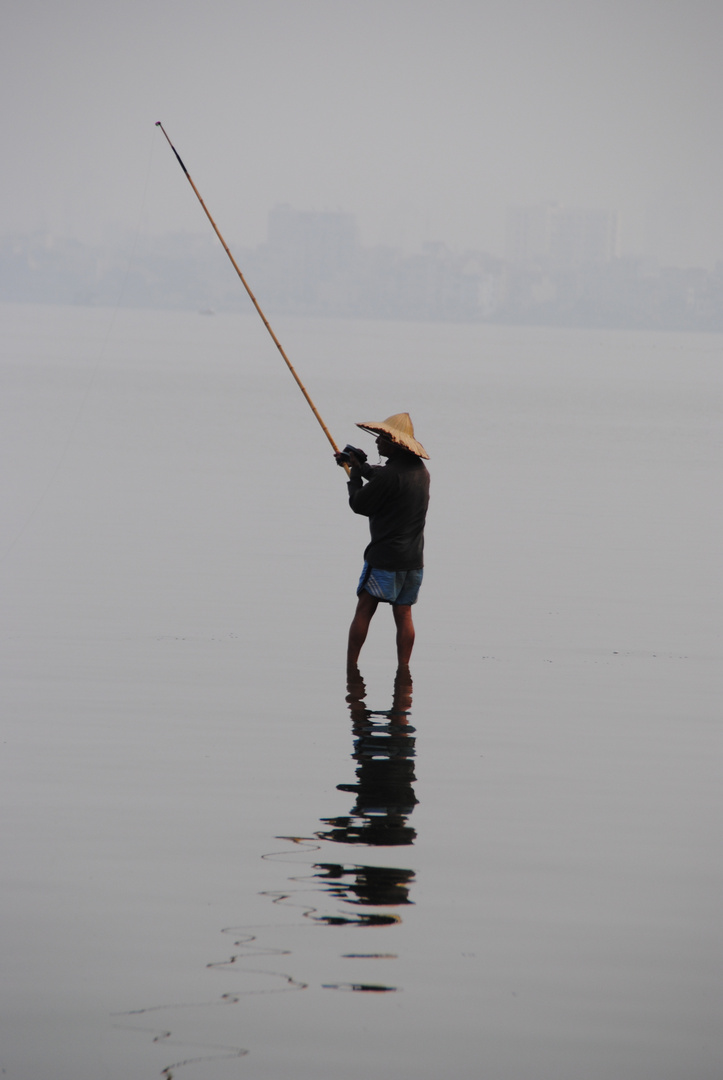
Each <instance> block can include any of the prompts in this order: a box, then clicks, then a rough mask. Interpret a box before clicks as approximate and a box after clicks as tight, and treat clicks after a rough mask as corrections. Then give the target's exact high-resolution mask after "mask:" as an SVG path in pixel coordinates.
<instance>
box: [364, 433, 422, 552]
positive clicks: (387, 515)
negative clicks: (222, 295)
mask: <svg viewBox="0 0 723 1080" xmlns="http://www.w3.org/2000/svg"><path fill="white" fill-rule="evenodd" d="M355 474H356V475H355ZM362 477H365V478H367V479H368V483H366V484H362ZM348 487H349V505H350V506H351V508H352V510H353V511H354V513H355V514H362V515H364V516H365V517H368V518H369V530H370V533H371V542H370V543H369V545H368V547H367V548H366V550H365V551H364V559H365V560H366V562H367V563H368V564H369V565H370V566H375V567H378V568H379V569H380V570H418V569H421V568H422V566H423V564H424V557H423V552H424V524H425V520H426V516H427V506H428V504H429V473H428V472H427V470H426V468H425V466H424V463H423V462H422V461H421V460H420V458H418V457H417V456H416V455H414V454H411V453H408V452H406V451H404V450H401V451H399V452H397V453H395V454H393V456H391V457H390V458H389V460H388V462H387V464H386V465H372V466H370V465H366V466H364V467H363V468H362V469H361V470H359V471H358V472H357V470H353V472H352V475H351V478H350V480H349V484H348Z"/></svg>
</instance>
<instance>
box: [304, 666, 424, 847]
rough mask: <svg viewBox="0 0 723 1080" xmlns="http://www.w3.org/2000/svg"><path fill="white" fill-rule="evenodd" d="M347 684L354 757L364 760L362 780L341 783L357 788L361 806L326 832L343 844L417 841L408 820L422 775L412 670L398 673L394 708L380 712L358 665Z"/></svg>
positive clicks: (335, 820) (351, 669)
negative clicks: (417, 762) (417, 763)
mask: <svg viewBox="0 0 723 1080" xmlns="http://www.w3.org/2000/svg"><path fill="white" fill-rule="evenodd" d="M347 688H348V695H347V699H346V700H347V703H348V705H349V711H350V713H351V717H352V731H353V734H354V753H353V755H352V756H353V757H354V759H355V760H356V761H357V762H358V763H359V764H358V767H357V770H356V776H357V783H356V784H339V785H338V787H339V790H340V791H353V792H354V793H355V795H356V805H355V806H354V807H353V808H352V810H351V811H350V814H349V816H348V817H336V818H326V819H324V820H325V823H326V824H327V825H331V826H333V828H332V829H331V830H330V831H329V832H325V833H321V834H320V835H321V837H322V838H323V839H325V840H334V841H337V842H339V843H342V844H366V845H369V846H374V847H378V846H395V847H396V846H399V845H404V844H411V843H413V842H414V838H415V835H416V834H415V831H414V829H413V828H412V827H411V826H410V825H409V824H408V818H409V815H410V814H411V813H412V811H413V810H414V807H415V805H416V802H417V797H416V795H415V794H414V788H413V786H412V785H413V784H414V782H415V779H416V777H415V775H414V743H415V740H414V738H413V732H414V728H413V727H411V726H410V724H409V723H408V715H409V710H410V708H411V704H412V678H411V675H410V673H409V668H408V667H400V668H399V669H398V671H397V676H396V679H395V680H394V700H393V702H392V707H391V709H385V710H383V711H374V710H372V709H368V708H367V707H366V705H365V704H364V698H365V696H366V688H365V686H364V680H363V679H362V676H361V674H360V672H359V668H358V667H357V666H356V665H351V666H350V667H349V671H348V674H347Z"/></svg>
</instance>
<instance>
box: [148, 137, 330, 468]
mask: <svg viewBox="0 0 723 1080" xmlns="http://www.w3.org/2000/svg"><path fill="white" fill-rule="evenodd" d="M156 127H159V128H160V129H161V131H162V132H163V134H164V135H165V136H166V142H167V143H168V145H169V146H170V148H171V150H172V151H173V153H174V154H175V155H176V160H177V161H178V164H179V165H180V166H181V168H182V169H183V171H184V173H185V176H186V179H187V180H188V182H189V184H190V185H191V187H192V188H193V190H194V192H195V194H196V198H197V199H198V201H199V202H200V204H201V206H202V207H203V209H204V212H205V214H206V217H207V218H208V220H209V221H210V222H211V225H212V226H213V231H214V232H215V233H216V236H217V237H218V238H219V240H220V241H221V244H222V246H223V250H224V251H225V252H226V254H227V255H228V257H229V259H230V260H231V265H232V266H233V268H234V270H235V271H236V273H237V274H238V276H239V278H240V280H241V284H242V285H243V287H244V289H245V290H246V292H247V293H248V294H249V299H250V300H251V303H252V304H253V305H254V307H255V308H256V310H257V311H258V313H259V315H260V316H261V321H262V322H263V324H264V326H265V327H266V329H267V330H268V332H269V334H270V335H271V338H272V340H273V342H274V345H275V346H276V348H277V349H278V350H279V352H280V353H281V355H282V357H283V359H284V363H285V364H286V366H287V368H288V369H289V371H290V372H291V374H292V375H293V376H294V379H295V380H296V384H297V386H298V387H299V390H301V392H302V394H303V395H304V397H305V398H306V400H307V402H308V405H309V408H310V409H311V411H312V412H313V414H314V416H315V417H316V419H317V420H318V421H319V424H320V425H321V430H322V431H323V432H324V434H325V435H326V437H327V439H328V440H329V442H330V443H331V445H332V449H333V450H334V453H335V454H338V453H339V447H338V446H337V445H336V443H335V442H334V440H333V438H332V437H331V433H330V431H329V429H328V427H327V426H326V424H325V423H324V421H323V420H322V419H321V417H320V416H319V412H318V410H317V408H316V405H315V404H314V402H313V401H312V400H311V398H310V397H309V395H308V393H307V390H306V387H305V386H304V384H303V383H302V381H301V379H300V378H299V376H298V375H297V374H296V371H295V370H294V367H293V365H292V363H291V361H290V360H289V358H288V356H287V355H286V353H285V352H284V350H283V347H282V345H281V342H280V341H279V339H278V338H277V336H276V334H275V333H274V331H273V330H272V329H271V325H270V323H269V320H268V319H267V318H266V316H265V315H264V313H263V311H262V310H261V308H260V307H259V303H258V300H257V299H256V297H255V296H254V294H253V293H252V292H251V289H250V288H249V286H248V283H247V281H246V278H245V277H244V276H243V274H242V273H241V270H240V269H239V266H238V263H237V262H236V260H235V259H234V257H233V255H232V254H231V252H230V250H229V246H228V244H227V243H226V241H225V240H224V238H223V237H222V236H221V233H220V232H219V230H218V226H217V225H216V222H215V221H214V220H213V218H212V217H211V215H210V214H209V212H208V207H207V206H206V204H205V202H204V201H203V199H202V198H201V193H200V192H199V190H198V188H197V187H196V185H195V184H194V182H193V180H192V179H191V174H190V173H189V171H188V169H187V168H186V166H185V165H184V164H183V162H182V160H181V156H180V154H179V153H178V150H176V148H175V146H174V145H173V143H172V142H171V140H170V139H169V138H168V135H167V134H166V129H165V128H164V126H163V124H162V123H161V121H160V120H157V121H156ZM344 468H345V469H346V471H347V473H348V472H349V466H348V465H347V464H346V463H344Z"/></svg>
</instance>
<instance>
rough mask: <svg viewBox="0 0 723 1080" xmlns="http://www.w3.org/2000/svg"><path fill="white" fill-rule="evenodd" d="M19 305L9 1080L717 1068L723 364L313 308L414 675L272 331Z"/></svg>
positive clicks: (283, 333)
mask: <svg viewBox="0 0 723 1080" xmlns="http://www.w3.org/2000/svg"><path fill="white" fill-rule="evenodd" d="M2 316H3V320H4V326H5V334H4V344H3V357H2V378H3V383H4V391H3V395H2V399H1V400H2V406H1V408H2V423H1V424H0V442H1V444H2V449H3V452H4V458H5V460H6V462H7V463H8V465H7V468H6V470H5V475H4V484H5V489H4V492H3V506H4V507H5V511H4V514H3V521H2V535H1V536H0V540H1V543H0V550H1V551H2V552H3V555H4V558H3V568H4V571H5V583H6V584H5V593H6V601H5V604H4V606H3V614H2V644H3V653H4V671H5V672H6V679H5V693H4V708H3V714H4V724H3V756H2V761H3V776H2V786H1V790H2V793H3V796H2V797H3V802H4V805H5V815H6V820H7V821H8V823H9V827H8V828H7V829H6V831H5V840H4V849H3V855H2V865H3V868H4V879H5V883H6V884H5V890H4V895H5V906H6V916H5V919H4V920H3V925H4V941H3V955H4V957H5V970H6V978H5V980H4V983H3V991H2V1010H0V1012H1V1014H2V1016H3V1018H4V1027H5V1030H4V1032H3V1037H2V1041H1V1043H0V1068H2V1069H3V1070H4V1075H5V1076H6V1077H7V1078H8V1080H28V1078H29V1077H32V1078H33V1080H35V1078H37V1080H42V1078H45V1077H52V1078H53V1080H97V1077H98V1076H103V1077H107V1078H109V1080H116V1078H117V1080H127V1078H128V1077H130V1076H133V1077H140V1076H148V1077H152V1076H159V1075H165V1076H167V1077H171V1076H173V1077H176V1078H182V1080H192V1078H195V1077H197V1078H199V1080H215V1078H217V1077H218V1078H219V1080H221V1078H231V1077H239V1078H243V1077H248V1078H250V1080H287V1078H288V1080H292V1078H293V1080H339V1078H342V1077H343V1078H344V1080H362V1078H365V1077H367V1076H369V1075H370V1074H371V1073H372V1072H374V1073H376V1075H380V1076H387V1075H388V1076H391V1075H395V1076H398V1077H400V1078H403V1080H407V1078H408V1080H420V1078H428V1080H437V1078H438V1077H439V1076H442V1075H446V1076H451V1077H454V1078H455V1080H458V1078H459V1080H477V1078H478V1077H483V1076H484V1077H494V1078H495V1080H579V1078H580V1077H581V1076H584V1077H585V1078H586V1080H609V1078H610V1077H611V1076H616V1077H624V1078H625V1080H680V1078H681V1077H682V1076H685V1077H690V1078H691V1080H718V1076H719V1071H720V1067H719V1062H720V1053H721V1047H720V1036H719V1023H718V1015H719V1006H718V1002H719V1000H720V998H719V989H720V978H719V976H720V929H719V924H720V919H719V898H720V891H719V890H720V870H719V857H718V852H719V850H720V826H719V822H720V817H721V816H720V809H721V807H720V795H719V768H718V760H717V755H718V753H719V734H718V726H717V721H718V715H719V701H720V695H719V693H717V691H718V689H719V683H718V679H717V671H718V670H719V668H718V665H719V662H720V648H719V645H720V635H719V630H720V575H719V550H720V543H719V541H720V535H719V534H720V511H719V505H720V500H719V498H718V491H719V478H720V469H719V454H720V429H719V427H718V426H717V424H718V418H719V394H720V370H721V366H720V360H721V349H722V345H721V339H720V337H717V336H707V335H690V336H687V335H662V334H661V335H653V334H642V333H639V334H635V333H613V332H605V333H600V332H592V331H590V332H585V331H563V330H536V329H520V328H499V327H489V326H464V325H460V326H448V325H423V324H415V325H410V324H402V323H392V322H389V323H374V322H366V323H352V322H348V323H345V322H335V321H332V320H329V321H313V320H309V321H294V320H284V321H282V322H281V323H279V324H278V325H275V327H274V328H275V330H276V331H277V332H278V334H279V337H280V338H281V340H282V342H283V343H284V345H285V347H286V348H287V351H288V352H289V355H290V357H291V359H292V361H293V363H294V364H295V365H296V367H297V369H298V371H299V373H300V375H301V377H302V378H303V380H304V382H305V384H306V385H307V388H308V389H309V392H310V393H311V396H312V398H313V399H314V401H315V403H316V405H317V407H318V408H319V411H320V413H321V414H322V416H323V418H324V420H325V421H326V423H327V424H328V425H329V427H330V429H331V431H332V434H333V435H334V437H335V438H336V440H337V442H338V443H339V444H341V445H343V444H344V443H345V442H347V441H355V442H356V441H358V442H359V443H360V444H361V443H362V442H363V440H364V439H365V438H366V436H364V435H363V434H362V433H361V432H359V430H358V429H357V428H356V427H355V426H354V425H355V421H357V420H373V419H383V418H384V417H385V416H387V415H389V414H390V413H393V412H397V411H400V410H408V411H409V412H410V413H411V415H412V417H413V420H414V423H415V428H416V433H417V435H418V437H419V438H420V440H421V441H422V442H423V443H424V445H425V446H426V447H427V449H428V450H429V453H430V455H431V461H430V463H429V464H430V471H431V476H432V501H431V506H430V516H429V525H428V530H427V563H426V570H425V582H424V585H423V588H422V593H421V596H420V602H419V604H418V607H417V609H416V613H415V619H416V623H417V633H418V639H417V645H416V648H415V652H414V655H413V657H412V665H411V675H412V680H411V684H407V683H405V682H401V683H400V681H399V680H397V681H396V682H395V663H394V653H393V633H392V620H391V618H390V617H389V613H388V612H386V611H380V612H379V614H378V615H377V617H376V619H375V621H374V623H373V625H372V631H371V634H370V639H369V641H368V643H367V645H366V646H365V649H364V651H363V652H362V656H361V661H360V671H359V673H358V674H357V673H354V672H352V677H351V679H348V678H347V672H346V666H345V639H346V631H347V627H348V623H349V620H350V618H351V614H352V610H353V607H354V587H355V584H356V580H357V576H358V572H359V568H360V564H361V553H362V550H363V547H364V545H365V543H366V535H367V529H366V523H365V521H364V520H363V519H361V518H356V517H355V516H354V515H353V514H352V513H351V511H350V510H349V508H348V506H347V504H346V497H345V487H344V477H343V474H342V473H341V471H340V470H339V469H337V467H336V466H335V464H334V462H333V459H332V455H331V448H330V447H329V446H328V444H327V443H326V441H325V439H324V436H323V433H322V432H321V430H320V429H319V427H318V425H317V424H316V422H315V420H314V418H313V416H312V414H311V412H310V411H309V409H308V408H307V406H306V404H305V403H304V401H303V398H302V397H301V395H300V394H299V391H298V389H297V388H296V386H295V385H294V384H293V381H292V380H291V378H290V377H289V374H288V372H287V371H286V369H285V368H284V366H283V364H282V362H281V361H280V359H279V357H278V355H277V353H276V350H275V349H274V347H273V344H272V343H271V342H270V340H269V339H268V337H267V335H266V333H265V331H264V328H263V326H262V325H261V324H260V322H259V320H257V319H255V317H254V318H252V317H251V316H249V317H243V316H238V315H236V316H231V315H229V316H221V315H217V316H215V317H212V318H204V317H201V316H200V315H195V314H183V313H162V312H133V311H117V312H115V313H111V312H108V311H105V310H84V309H80V308H65V309H62V308H39V307H11V306H7V305H6V306H4V307H3V308H2ZM367 448H368V449H370V448H371V447H370V446H369V445H367Z"/></svg>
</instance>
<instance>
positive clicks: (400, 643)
mask: <svg viewBox="0 0 723 1080" xmlns="http://www.w3.org/2000/svg"><path fill="white" fill-rule="evenodd" d="M392 611H393V612H394V622H395V623H396V624H397V661H398V663H399V665H400V666H401V665H407V664H409V658H410V656H411V655H412V649H413V648H414V623H413V622H412V605H411V604H392Z"/></svg>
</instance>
